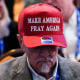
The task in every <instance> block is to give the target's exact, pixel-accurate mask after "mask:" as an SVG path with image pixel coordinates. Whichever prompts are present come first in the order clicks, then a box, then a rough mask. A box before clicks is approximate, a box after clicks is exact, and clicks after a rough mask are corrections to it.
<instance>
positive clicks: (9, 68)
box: [0, 54, 80, 80]
mask: <svg viewBox="0 0 80 80" xmlns="http://www.w3.org/2000/svg"><path fill="white" fill-rule="evenodd" d="M58 62H59V63H58V64H59V72H60V78H61V80H80V63H79V62H71V61H70V60H67V59H65V58H62V57H60V56H58ZM0 80H32V77H31V73H30V71H29V69H28V64H27V57H26V54H24V55H23V56H21V57H17V58H14V59H12V60H9V61H7V62H4V63H1V64H0Z"/></svg>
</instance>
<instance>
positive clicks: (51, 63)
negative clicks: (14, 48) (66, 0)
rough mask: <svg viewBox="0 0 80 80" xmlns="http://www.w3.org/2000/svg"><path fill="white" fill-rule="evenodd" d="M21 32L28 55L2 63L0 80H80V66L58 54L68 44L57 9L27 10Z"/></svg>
mask: <svg viewBox="0 0 80 80" xmlns="http://www.w3.org/2000/svg"><path fill="white" fill-rule="evenodd" d="M18 31H19V34H17V38H18V40H19V43H20V46H21V48H22V49H23V51H25V54H24V55H23V56H21V57H17V58H14V59H11V60H9V61H7V62H4V63H1V64H0V71H1V73H0V80H6V79H7V80H80V63H78V62H73V61H70V60H68V59H66V58H63V57H61V56H59V55H58V47H59V46H60V47H67V44H66V41H65V38H64V34H63V18H62V15H61V12H60V11H59V10H58V9H57V8H56V7H54V6H51V5H48V4H44V3H39V4H34V5H31V6H28V7H26V8H25V9H23V10H22V11H21V13H20V15H19V20H18ZM12 42H13V41H12ZM4 75H5V76H4Z"/></svg>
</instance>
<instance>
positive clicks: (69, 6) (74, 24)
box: [42, 0, 80, 60]
mask: <svg viewBox="0 0 80 80" xmlns="http://www.w3.org/2000/svg"><path fill="white" fill-rule="evenodd" d="M42 1H43V2H44V3H47V4H51V5H55V6H57V7H59V8H60V9H61V13H62V16H63V21H64V24H63V26H64V27H63V30H64V35H65V38H66V41H67V48H63V49H62V52H63V54H64V55H65V57H68V58H69V59H71V60H73V59H75V58H76V59H80V51H79V48H80V46H79V44H80V38H79V36H80V35H79V33H80V29H79V26H78V25H80V21H78V20H80V19H78V18H79V17H80V14H78V13H80V12H79V10H78V9H77V8H76V7H75V6H74V4H73V0H42ZM78 54H79V55H78Z"/></svg>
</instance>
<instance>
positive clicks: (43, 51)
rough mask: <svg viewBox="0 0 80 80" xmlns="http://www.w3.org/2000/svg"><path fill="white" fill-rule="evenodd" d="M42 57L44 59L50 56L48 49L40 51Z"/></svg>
mask: <svg viewBox="0 0 80 80" xmlns="http://www.w3.org/2000/svg"><path fill="white" fill-rule="evenodd" d="M40 55H41V56H43V57H47V56H49V55H50V53H49V50H48V48H42V49H41V50H40Z"/></svg>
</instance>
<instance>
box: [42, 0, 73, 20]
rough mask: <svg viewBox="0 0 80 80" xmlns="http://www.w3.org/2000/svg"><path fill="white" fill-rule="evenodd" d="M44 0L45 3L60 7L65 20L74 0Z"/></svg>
mask: <svg viewBox="0 0 80 80" xmlns="http://www.w3.org/2000/svg"><path fill="white" fill-rule="evenodd" d="M42 1H43V2H44V3H47V4H51V5H55V6H57V7H58V8H60V9H61V13H62V16H63V20H64V21H65V19H66V17H67V15H68V12H69V10H70V9H69V7H70V4H71V3H72V0H42Z"/></svg>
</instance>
